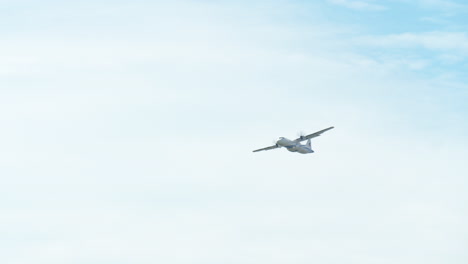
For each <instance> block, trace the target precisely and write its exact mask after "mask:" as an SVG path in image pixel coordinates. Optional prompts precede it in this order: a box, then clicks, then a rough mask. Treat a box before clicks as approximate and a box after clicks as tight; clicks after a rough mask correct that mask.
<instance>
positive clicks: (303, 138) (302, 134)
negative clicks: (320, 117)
mask: <svg viewBox="0 0 468 264" xmlns="http://www.w3.org/2000/svg"><path fill="white" fill-rule="evenodd" d="M297 136H298V137H299V140H301V141H302V140H305V136H306V133H305V132H304V131H302V130H301V131H299V132H298V133H297Z"/></svg>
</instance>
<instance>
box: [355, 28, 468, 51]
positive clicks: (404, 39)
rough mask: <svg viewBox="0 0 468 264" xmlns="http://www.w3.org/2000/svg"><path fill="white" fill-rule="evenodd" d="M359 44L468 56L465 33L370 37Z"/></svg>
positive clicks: (467, 41) (361, 40)
mask: <svg viewBox="0 0 468 264" xmlns="http://www.w3.org/2000/svg"><path fill="white" fill-rule="evenodd" d="M357 43H358V44H364V45H372V46H376V47H383V48H384V47H397V48H398V47H401V48H425V49H428V50H433V51H439V52H453V53H457V54H460V55H463V56H466V55H468V36H467V35H466V33H464V32H426V33H403V34H393V35H386V36H368V37H361V38H358V39H357Z"/></svg>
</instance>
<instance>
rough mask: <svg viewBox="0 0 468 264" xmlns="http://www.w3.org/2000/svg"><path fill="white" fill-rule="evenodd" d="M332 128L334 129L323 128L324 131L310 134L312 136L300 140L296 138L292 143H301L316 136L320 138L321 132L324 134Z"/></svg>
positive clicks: (302, 137)
mask: <svg viewBox="0 0 468 264" xmlns="http://www.w3.org/2000/svg"><path fill="white" fill-rule="evenodd" d="M333 128H334V127H329V128H325V129H323V130H320V131H317V132H315V133H312V134H309V135H307V136H301V137H300V138H297V139H295V140H294V141H296V142H301V141H304V140H307V139H311V138H314V137H318V136H320V135H321V134H322V133H323V132H326V131H328V130H330V129H333Z"/></svg>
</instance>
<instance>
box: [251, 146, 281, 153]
mask: <svg viewBox="0 0 468 264" xmlns="http://www.w3.org/2000/svg"><path fill="white" fill-rule="evenodd" d="M275 148H279V146H278V145H273V146H270V147H266V148H261V149H257V150H254V151H253V152H259V151H263V150H270V149H275Z"/></svg>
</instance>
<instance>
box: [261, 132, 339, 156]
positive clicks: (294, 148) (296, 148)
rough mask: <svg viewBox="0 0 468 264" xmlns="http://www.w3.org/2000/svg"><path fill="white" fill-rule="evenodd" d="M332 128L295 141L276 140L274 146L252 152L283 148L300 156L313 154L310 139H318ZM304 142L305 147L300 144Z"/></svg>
mask: <svg viewBox="0 0 468 264" xmlns="http://www.w3.org/2000/svg"><path fill="white" fill-rule="evenodd" d="M332 128H334V127H329V128H325V129H323V130H320V131H317V132H315V133H312V134H310V135H307V136H300V137H299V138H297V139H295V140H289V139H287V138H284V137H280V138H279V139H278V141H276V144H275V145H273V146H270V147H266V148H261V149H257V150H254V151H253V152H259V151H263V150H270V149H276V148H281V147H285V148H286V149H287V150H289V151H291V152H299V153H301V154H309V153H314V151H313V150H312V146H311V144H310V139H311V138H314V137H318V136H320V135H321V134H322V133H323V132H325V131H328V130H330V129H332ZM304 140H307V143H306V144H305V145H302V144H301V142H302V141H304Z"/></svg>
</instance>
